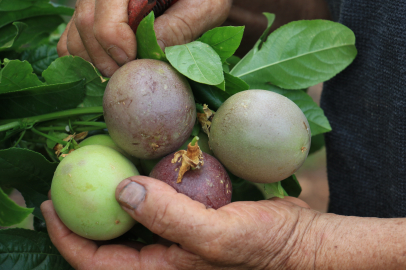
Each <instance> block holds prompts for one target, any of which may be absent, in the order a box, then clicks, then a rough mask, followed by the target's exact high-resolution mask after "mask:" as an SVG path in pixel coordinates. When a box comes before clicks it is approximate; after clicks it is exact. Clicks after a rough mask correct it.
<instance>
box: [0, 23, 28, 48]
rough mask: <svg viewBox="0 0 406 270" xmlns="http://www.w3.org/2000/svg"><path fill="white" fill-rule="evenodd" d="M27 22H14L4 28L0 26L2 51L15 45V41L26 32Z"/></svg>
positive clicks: (0, 46)
mask: <svg viewBox="0 0 406 270" xmlns="http://www.w3.org/2000/svg"><path fill="white" fill-rule="evenodd" d="M26 28H27V24H25V23H22V22H14V23H12V24H9V25H7V26H5V27H3V28H0V51H3V50H7V49H9V48H11V47H13V45H14V41H15V40H16V39H17V38H18V37H19V36H20V35H21V34H22V32H24V29H26Z"/></svg>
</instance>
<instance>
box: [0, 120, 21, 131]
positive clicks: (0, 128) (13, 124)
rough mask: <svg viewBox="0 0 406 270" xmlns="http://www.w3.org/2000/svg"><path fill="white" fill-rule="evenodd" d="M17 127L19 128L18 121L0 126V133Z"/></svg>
mask: <svg viewBox="0 0 406 270" xmlns="http://www.w3.org/2000/svg"><path fill="white" fill-rule="evenodd" d="M19 126H20V122H18V121H15V122H11V123H7V124H5V125H2V126H0V132H1V131H6V130H9V129H12V128H15V127H19Z"/></svg>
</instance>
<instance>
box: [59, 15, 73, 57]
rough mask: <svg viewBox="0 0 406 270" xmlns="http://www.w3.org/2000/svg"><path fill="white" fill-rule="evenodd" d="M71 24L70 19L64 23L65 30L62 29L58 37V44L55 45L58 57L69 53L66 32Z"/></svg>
mask: <svg viewBox="0 0 406 270" xmlns="http://www.w3.org/2000/svg"><path fill="white" fill-rule="evenodd" d="M71 24H72V19H71V20H70V21H69V22H68V24H67V25H66V28H65V30H64V31H63V33H62V35H61V37H60V38H59V41H58V44H57V45H56V51H57V53H58V56H59V57H62V56H65V55H69V52H68V47H67V44H66V43H67V40H68V32H69V28H70V26H71Z"/></svg>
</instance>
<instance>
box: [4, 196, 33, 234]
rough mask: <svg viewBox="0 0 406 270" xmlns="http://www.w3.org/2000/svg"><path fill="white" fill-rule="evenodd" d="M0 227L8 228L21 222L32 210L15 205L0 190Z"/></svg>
mask: <svg viewBox="0 0 406 270" xmlns="http://www.w3.org/2000/svg"><path fill="white" fill-rule="evenodd" d="M0 209H1V211H0V226H3V227H8V226H12V225H15V224H18V223H20V222H22V221H23V220H24V219H26V218H27V217H28V215H29V214H31V213H32V211H33V210H34V208H25V207H21V206H19V205H18V204H16V203H15V202H14V201H13V200H11V199H10V198H9V197H8V196H7V194H6V193H4V192H3V190H2V189H1V188H0Z"/></svg>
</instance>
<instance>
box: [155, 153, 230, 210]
mask: <svg viewBox="0 0 406 270" xmlns="http://www.w3.org/2000/svg"><path fill="white" fill-rule="evenodd" d="M172 159H173V155H172V154H171V155H168V156H166V157H164V158H163V159H162V160H161V161H160V162H159V163H158V164H157V165H156V166H155V167H154V169H153V170H152V171H151V173H150V175H149V176H150V177H153V178H156V179H159V180H161V181H163V182H165V183H167V184H169V185H170V186H171V187H173V188H174V189H175V190H176V191H177V192H179V193H183V194H185V195H187V196H189V197H190V198H191V199H193V200H196V201H199V202H201V203H203V204H204V205H205V206H206V207H208V208H214V209H218V208H220V207H222V206H224V205H226V204H229V203H230V202H231V192H232V186H231V181H230V178H229V177H228V174H227V172H226V170H225V169H224V167H223V166H222V165H221V164H220V162H219V161H218V160H217V159H216V158H214V157H212V156H210V155H209V154H206V153H203V161H204V164H203V165H201V166H200V168H199V169H195V170H189V171H187V172H186V173H185V174H184V175H183V178H182V182H181V183H176V181H177V178H178V172H179V169H180V166H181V163H180V162H176V163H172V162H171V161H172Z"/></svg>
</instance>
